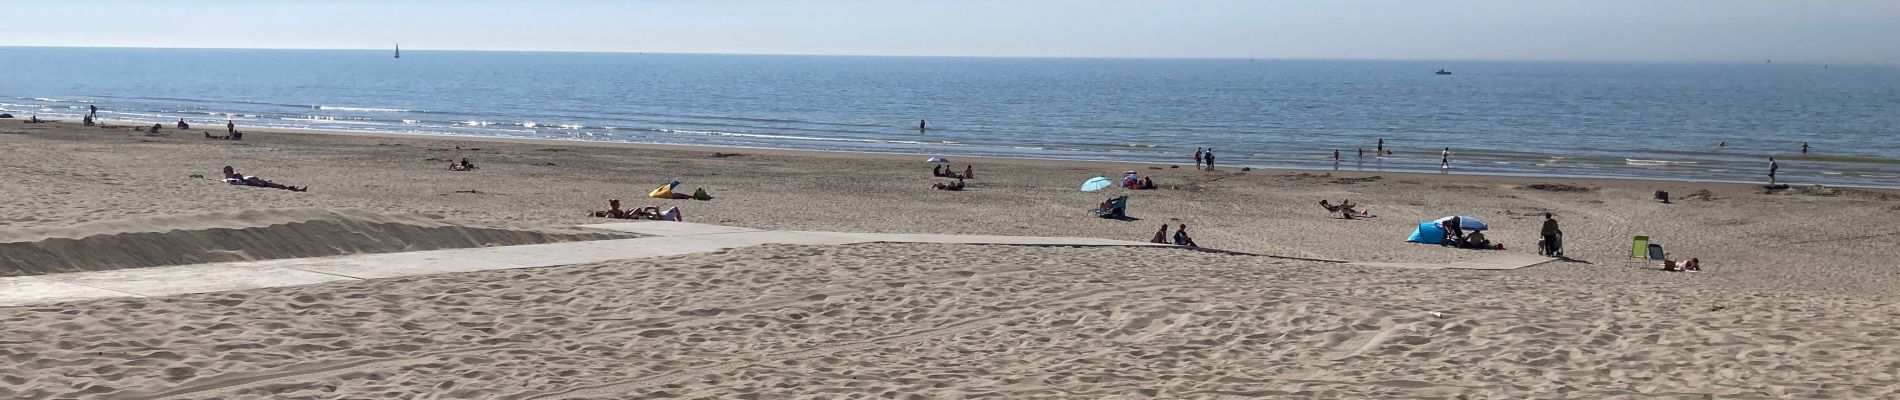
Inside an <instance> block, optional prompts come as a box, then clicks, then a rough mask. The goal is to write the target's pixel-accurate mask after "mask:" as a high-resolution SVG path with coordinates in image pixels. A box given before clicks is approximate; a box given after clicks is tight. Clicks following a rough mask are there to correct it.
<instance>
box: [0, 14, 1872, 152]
mask: <svg viewBox="0 0 1900 400" xmlns="http://www.w3.org/2000/svg"><path fill="white" fill-rule="evenodd" d="M1439 68H1447V69H1450V70H1451V71H1452V72H1454V74H1453V75H1434V74H1433V73H1432V72H1433V71H1436V70H1437V69H1439ZM87 105H97V106H99V107H100V109H101V114H103V116H104V117H105V118H107V119H112V120H135V121H141V122H166V123H169V122H171V121H175V120H177V119H179V118H184V119H186V120H188V121H191V122H193V123H195V124H200V125H203V126H204V127H206V128H215V126H214V125H222V124H223V122H224V121H225V120H226V119H234V120H236V121H237V123H238V124H239V125H241V126H272V127H290V128H322V129H336V130H350V131H369V132H384V133H415V134H443V135H472V136H502V137H519V138H550V139H573V140H597V141H627V142H650V143H675V144H704V145H726V146H753V147H772V148H792V149H814V150H847V151H879V152H897V153H929V154H933V155H934V154H945V155H987V156H1012V157H1035V158H1062V159H1087V160H1129V161H1144V162H1169V163H1179V164H1186V163H1190V162H1192V161H1190V159H1189V157H1188V154H1191V153H1192V152H1193V151H1194V148H1196V147H1202V146H1211V147H1214V148H1215V149H1216V152H1217V154H1218V155H1219V156H1220V157H1219V161H1220V163H1221V164H1222V165H1226V166H1236V167H1238V166H1256V167H1287V168H1304V169H1320V170H1331V169H1333V168H1334V166H1335V165H1334V163H1333V161H1332V151H1333V150H1335V149H1338V150H1340V151H1341V155H1342V156H1343V160H1344V161H1343V162H1341V163H1339V165H1338V168H1340V169H1344V170H1368V171H1371V170H1384V171H1432V172H1436V171H1438V169H1439V168H1438V166H1439V152H1440V150H1441V149H1442V148H1444V147H1451V148H1452V152H1453V153H1454V154H1453V156H1452V162H1451V165H1452V169H1451V171H1452V172H1453V173H1459V174H1506V175H1549V176H1593V177H1631V178H1648V179H1684V180H1726V181H1749V182H1755V181H1761V180H1764V179H1765V173H1766V169H1767V161H1766V158H1767V157H1768V156H1770V155H1774V156H1777V157H1779V158H1780V159H1781V162H1782V171H1781V180H1782V181H1783V182H1790V183H1797V184H1804V183H1823V184H1837V185H1862V186H1885V187H1894V186H1900V67H1893V66H1822V65H1794V64H1767V63H1764V64H1608V63H1547V62H1474V61H1446V62H1420V61H1324V60H1257V61H1249V60H1111V59H979V58H903V57H817V56H746V55H674V54H588V53H509V52H437V51H410V52H404V54H403V58H401V59H394V58H391V57H390V54H389V52H384V51H328V50H208V49H79V48H4V47H0V111H3V112H8V113H13V114H18V115H20V116H22V117H24V116H26V115H33V114H37V115H39V116H41V117H43V118H45V117H58V118H77V116H79V115H80V114H82V113H83V110H84V109H85V108H86V106H87ZM919 119H928V120H929V121H930V128H931V129H930V130H929V131H927V132H919V131H918V129H917V121H918V120H919ZM1379 138H1384V139H1385V140H1386V145H1387V147H1388V148H1390V149H1392V150H1393V151H1394V154H1393V155H1391V156H1388V157H1383V158H1375V157H1373V155H1374V151H1373V147H1374V143H1375V141H1376V140H1378V139H1379ZM1722 141H1726V142H1727V144H1728V146H1727V147H1717V146H1716V144H1717V143H1718V142H1722ZM1802 142H1807V143H1809V144H1811V145H1812V146H1814V151H1813V153H1811V154H1807V155H1802V154H1800V151H1801V143H1802ZM1360 148H1364V149H1365V151H1366V157H1365V158H1364V159H1360V158H1359V157H1358V152H1357V149H1360ZM920 160H921V158H920Z"/></svg>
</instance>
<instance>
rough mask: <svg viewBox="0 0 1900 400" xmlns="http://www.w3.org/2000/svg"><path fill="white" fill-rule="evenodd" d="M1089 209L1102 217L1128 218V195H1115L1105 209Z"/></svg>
mask: <svg viewBox="0 0 1900 400" xmlns="http://www.w3.org/2000/svg"><path fill="white" fill-rule="evenodd" d="M1090 211H1091V212H1094V213H1095V216H1097V217H1102V218H1128V196H1122V197H1116V198H1115V200H1114V201H1112V202H1110V203H1109V208H1108V209H1107V210H1103V209H1099V208H1097V209H1094V210H1090Z"/></svg>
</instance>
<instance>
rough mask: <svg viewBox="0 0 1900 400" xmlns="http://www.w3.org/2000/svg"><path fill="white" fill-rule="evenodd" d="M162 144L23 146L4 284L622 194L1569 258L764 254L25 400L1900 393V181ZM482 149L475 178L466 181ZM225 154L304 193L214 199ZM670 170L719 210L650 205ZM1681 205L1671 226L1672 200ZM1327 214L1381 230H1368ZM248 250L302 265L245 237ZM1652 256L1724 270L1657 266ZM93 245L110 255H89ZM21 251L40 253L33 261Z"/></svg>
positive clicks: (560, 212) (543, 216)
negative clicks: (1889, 184) (1437, 228)
mask: <svg viewBox="0 0 1900 400" xmlns="http://www.w3.org/2000/svg"><path fill="white" fill-rule="evenodd" d="M220 128H221V127H220ZM165 131H166V132H167V133H166V134H164V135H146V134H143V133H140V132H134V131H132V130H130V129H129V127H118V128H111V129H108V128H99V127H82V126H78V125H76V124H68V123H50V124H22V123H20V122H19V121H17V120H0V154H5V157H0V188H5V190H4V191H0V193H3V194H0V196H4V200H5V201H0V248H5V249H8V253H7V254H6V255H0V261H4V262H5V263H6V264H7V265H0V272H6V273H5V275H7V276H12V275H33V274H41V273H56V272H65V271H74V270H96V269H110V268H138V267H141V266H149V265H174V264H179V263H192V262H209V261H219V260H245V259H267V258H287V257H315V256H328V255H336V254H355V253H364V252H395V251H412V250H420V249H433V248H455V247H472V246H492V245H507V244H525V243H545V242H554V241H568V240H589V239H596V238H604V237H613V234H610V233H605V232H592V231H587V230H582V229H577V228H574V226H575V225H580V224H588V223H598V222H603V221H604V220H602V219H598V218H591V217H588V216H587V213H588V212H589V211H593V210H601V209H604V208H605V207H606V202H607V199H612V198H617V199H621V200H622V201H623V202H625V203H627V205H628V206H643V205H656V206H661V207H662V208H665V207H671V206H678V207H680V208H681V209H682V210H683V211H684V212H685V215H686V217H687V219H688V220H689V221H693V222H701V223H708V224H718V225H729V226H739V227H750V228H759V229H778V230H816V231H851V232H887V233H945V234H989V235H1024V236H1075V237H1095V238H1109V239H1121V240H1137V241H1143V240H1146V239H1147V238H1148V237H1149V236H1151V235H1152V234H1153V233H1154V231H1155V229H1156V228H1157V227H1159V226H1160V225H1161V224H1164V223H1165V224H1171V225H1172V224H1186V225H1187V226H1188V228H1189V231H1190V232H1192V233H1193V234H1194V237H1195V240H1196V241H1197V242H1199V244H1200V245H1202V246H1206V247H1210V248H1217V249H1223V250H1230V251H1235V252H1242V253H1252V254H1262V255H1273V256H1279V257H1292V258H1305V259H1314V260H1337V261H1369V262H1426V263H1436V262H1452V261H1461V260H1471V259H1477V258H1481V257H1485V256H1488V255H1492V254H1496V253H1497V252H1493V251H1479V250H1462V249H1453V248H1447V247H1440V246H1429V245H1419V244H1412V243H1405V241H1404V240H1405V239H1406V236H1407V235H1408V234H1409V233H1410V232H1411V231H1412V229H1413V227H1415V226H1416V225H1417V224H1418V223H1419V222H1420V221H1426V220H1431V219H1436V218H1438V217H1442V216H1446V215H1470V216H1475V217H1478V218H1481V219H1483V220H1484V221H1486V222H1488V223H1489V224H1490V226H1491V228H1492V229H1491V231H1489V232H1487V234H1488V235H1489V236H1490V237H1491V238H1492V240H1494V241H1497V242H1501V243H1503V244H1504V245H1505V246H1506V248H1507V250H1501V252H1511V253H1524V254H1529V253H1534V252H1535V249H1534V247H1535V246H1534V241H1535V240H1536V238H1535V236H1536V235H1537V233H1538V232H1537V229H1538V227H1539V223H1540V222H1541V221H1542V219H1543V214H1544V213H1546V212H1548V213H1552V214H1554V215H1555V216H1556V218H1557V219H1558V220H1559V221H1561V222H1562V224H1563V228H1564V230H1565V232H1566V235H1567V240H1566V246H1567V255H1568V256H1569V257H1570V258H1571V260H1566V261H1560V262H1553V263H1548V264H1544V265H1540V266H1536V267H1532V268H1527V269H1522V270H1515V271H1503V272H1484V271H1429V270H1406V269H1386V268H1368V267H1358V266H1349V265H1342V264H1337V263H1330V262H1326V261H1301V260H1293V259H1287V258H1274V257H1260V256H1249V255H1235V254H1213V253H1202V252H1192V251H1184V250H1171V249H1132V248H1128V249H1124V248H1107V249H1103V248H1093V249H1091V248H1046V247H1009V246H954V245H920V244H912V245H900V244H866V245H849V246H784V245H768V246H762V247H754V248H745V249H737V250H730V251H724V252H720V253H715V254H710V255H699V256H681V257H673V258H665V259H654V260H637V261H622V262H608V263H601V264H592V265H576V266H563V267H551V268H539V269H528V270H508V271H486V272H478V273H466V274H449V275H433V276H420V277H408V278H395V279H385V280H374V281H364V282H351V283H335V284H321V285H312V286H300V287H289V288H273V289H263V290H253V291H241V292H225V293H205V294H195V295H184V296H175V297H165V298H149V299H114V300H97V301H85V302H68V303H60V304H49V305H37V306H25V307H0V321H5V323H4V324H0V340H4V341H6V342H7V344H8V345H7V346H4V347H0V357H3V358H5V359H7V360H8V362H9V363H10V364H11V365H9V366H0V397H12V398H72V397H80V398H412V397H442V398H524V399H531V398H603V399H607V398H660V397H694V398H787V397H814V398H833V397H900V398H912V397H915V398H968V397H995V398H1027V397H1068V398H1150V397H1157V398H1219V397H1233V396H1238V397H1285V398H1308V397H1328V398H1544V397H1563V398H1626V397H1627V398H1705V397H1708V396H1713V397H1716V398H1733V397H1741V398H1757V397H1788V398H1820V397H1834V398H1881V397H1893V396H1900V378H1896V376H1895V372H1894V371H1896V370H1900V364H1895V362H1894V361H1893V360H1895V359H1900V357H1897V356H1900V354H1896V352H1897V351H1900V326H1896V325H1894V323H1893V321H1894V320H1895V318H1896V317H1900V307H1896V306H1895V305H1894V302H1893V300H1894V299H1895V295H1894V293H1900V265H1896V264H1895V263H1894V262H1893V261H1892V260H1894V259H1900V228H1896V227H1900V212H1896V211H1900V193H1897V192H1894V191H1885V190H1866V189H1838V188H1812V187H1797V188H1796V189H1793V190H1785V191H1775V192H1768V191H1764V190H1762V189H1761V188H1759V186H1758V185H1747V184H1729V183H1692V182H1675V181H1662V180H1657V181H1638V180H1603V179H1560V178H1520V177H1488V176H1462V175H1429V174H1396V173H1378V172H1345V171H1342V172H1331V171H1276V170H1253V171H1240V170H1238V169H1233V168H1223V169H1222V170H1219V171H1196V170H1194V169H1193V167H1192V165H1191V164H1190V163H1189V162H1191V161H1190V159H1189V158H1188V155H1185V154H1184V155H1183V156H1182V157H1181V160H1182V161H1184V163H1183V164H1181V165H1179V166H1178V168H1176V167H1173V166H1166V165H1149V164H1126V163H1112V162H1071V161H1041V160H1018V159H978V158H961V157H953V161H954V163H953V165H954V166H955V168H957V169H959V170H960V169H962V168H963V166H965V165H973V166H974V169H975V172H976V179H972V180H969V181H968V182H969V189H968V190H966V191H961V192H948V191H938V190H933V189H931V188H930V184H931V183H932V182H933V180H932V179H933V178H931V177H930V176H929V173H928V170H929V169H930V167H931V165H930V164H927V163H925V162H923V157H924V156H920V155H915V154H859V153H823V152H796V151H782V150H763V149H726V148H694V147H679V146H658V145H632V144H605V143H581V142H572V143H570V142H549V141H522V140H499V139H490V140H477V139H467V138H447V137H420V136H369V135H355V134H320V133H308V132H268V131H257V132H248V133H247V134H246V136H245V140H243V141H228V140H207V139H202V138H201V136H200V134H199V131H200V130H190V131H173V130H171V129H166V130H165ZM462 158H467V159H469V160H470V161H471V162H473V163H475V164H476V165H477V166H479V167H480V168H479V169H477V170H475V171H469V172H451V171H448V170H447V169H446V165H447V164H448V162H449V161H450V160H459V159H462ZM225 165H231V166H234V167H236V168H237V169H238V170H239V171H241V172H243V173H245V174H251V175H257V176H261V177H264V178H267V179H271V180H273V181H276V182H279V183H284V184H289V185H296V186H306V185H307V186H309V187H310V190H309V191H308V192H301V193H299V192H291V191H285V190H273V189H263V188H250V187H239V186H231V185H227V184H224V183H223V182H219V181H216V180H211V179H199V178H193V177H192V176H193V175H202V176H208V177H213V178H215V177H217V176H218V170H219V168H221V167H223V166H225ZM1123 170H1136V171H1139V172H1140V173H1142V174H1144V175H1148V176H1151V177H1152V178H1153V179H1154V180H1155V181H1156V183H1158V184H1159V185H1160V186H1161V189H1160V190H1154V191H1139V192H1134V193H1128V194H1129V195H1130V196H1131V199H1130V201H1129V214H1130V216H1132V217H1134V218H1136V219H1137V220H1134V221H1117V220H1108V219H1100V218H1095V217H1093V216H1091V215H1090V214H1089V213H1088V211H1087V209H1089V208H1092V207H1093V206H1094V205H1095V204H1097V203H1099V202H1101V201H1102V200H1103V199H1105V198H1107V197H1111V196H1115V195H1120V194H1123V193H1124V192H1122V191H1120V190H1119V189H1111V190H1108V191H1104V192H1097V193H1083V192H1079V191H1077V190H1076V187H1077V186H1078V185H1079V184H1080V183H1081V182H1082V181H1084V180H1086V179H1088V178H1090V177H1094V176H1109V177H1114V176H1118V175H1119V173H1120V172H1121V171H1123ZM1659 178H1661V177H1659ZM671 180H680V181H682V182H683V184H682V188H683V189H685V190H686V191H688V192H690V191H691V190H692V189H693V188H705V189H706V190H707V191H708V192H710V193H711V194H712V195H713V196H714V197H715V198H714V199H713V200H711V201H696V200H661V199H651V198H647V197H646V196H645V194H646V193H647V191H648V190H650V189H652V188H653V187H655V186H658V185H660V184H663V183H666V182H668V181H671ZM938 181H942V179H938ZM1790 183H1793V184H1797V185H1799V184H1800V183H1799V182H1790ZM1658 190H1664V191H1668V192H1670V193H1671V194H1672V195H1673V197H1674V198H1675V200H1676V201H1675V202H1673V203H1671V204H1663V203H1658V202H1655V201H1652V200H1651V193H1652V192H1655V191H1658ZM1320 199H1330V200H1332V201H1334V202H1337V201H1339V200H1340V199H1351V200H1352V201H1353V202H1354V203H1358V204H1361V205H1362V208H1363V209H1366V210H1369V211H1371V212H1372V213H1374V214H1376V215H1378V217H1377V218H1372V219H1362V220H1344V219H1339V218H1336V217H1334V216H1331V215H1329V214H1328V213H1327V212H1326V211H1325V210H1323V209H1321V208H1320V207H1319V206H1318V205H1317V202H1318V201H1319V200H1320ZM231 232H242V233H237V234H234V233H231ZM233 235H238V236H242V237H250V238H253V239H254V240H256V242H257V243H301V245H298V246H281V247H270V246H263V245H256V244H245V245H241V246H238V247H237V248H227V247H220V245H225V244H229V243H228V242H229V238H231V237H237V236H233ZM1634 235H1647V236H1649V237H1651V238H1652V240H1653V241H1654V242H1656V243H1660V244H1662V245H1664V246H1665V248H1666V249H1667V250H1668V251H1669V252H1670V253H1671V254H1672V256H1671V257H1672V258H1689V257H1695V258H1699V259H1700V260H1701V261H1702V263H1703V265H1704V268H1705V269H1706V271H1704V272H1701V273H1670V272H1662V271H1658V270H1655V269H1654V268H1655V265H1654V264H1651V263H1644V262H1641V261H1638V260H1633V259H1630V258H1629V253H1630V239H1631V236H1634ZM346 237H359V239H358V240H355V241H348V240H344V239H339V238H346ZM74 241H83V242H85V243H86V246H88V247H84V248H86V249H93V251H96V250H97V249H109V250H110V251H108V252H109V253H112V254H116V255H115V256H100V257H98V260H94V261H88V262H83V263H74V262H68V261H63V260H70V259H72V257H70V256H64V255H62V254H71V253H70V252H71V251H73V250H72V249H74V248H75V247H73V245H72V244H71V243H72V242H74ZM313 242H322V243H313ZM181 248H187V249H193V250H191V251H181V250H179V249H181ZM26 250H31V251H39V252H41V253H36V254H42V255H41V256H33V257H26V256H16V255H15V254H24V253H22V251H26ZM61 251H67V252H68V253H61ZM167 254H172V256H166V255H167ZM176 254H191V255H189V256H177V255H176ZM8 257H12V258H8Z"/></svg>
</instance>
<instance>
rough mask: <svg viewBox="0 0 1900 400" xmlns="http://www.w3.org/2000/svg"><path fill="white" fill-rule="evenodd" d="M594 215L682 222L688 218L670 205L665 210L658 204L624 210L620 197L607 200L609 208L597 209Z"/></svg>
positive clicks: (677, 208)
mask: <svg viewBox="0 0 1900 400" xmlns="http://www.w3.org/2000/svg"><path fill="white" fill-rule="evenodd" d="M592 215H593V216H594V217H598V218H612V219H646V220H657V221H674V222H681V221H685V220H686V219H685V217H684V216H683V215H681V212H680V208H679V207H668V208H667V209H666V210H664V211H662V210H660V207H657V206H646V207H640V208H635V209H632V210H622V209H620V199H610V200H607V210H606V211H595V212H594V213H593V214H592Z"/></svg>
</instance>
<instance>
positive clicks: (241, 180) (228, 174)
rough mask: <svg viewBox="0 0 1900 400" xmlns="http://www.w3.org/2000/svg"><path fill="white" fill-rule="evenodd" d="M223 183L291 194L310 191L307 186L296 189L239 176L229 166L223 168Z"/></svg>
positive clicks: (260, 179)
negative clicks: (291, 192) (286, 191)
mask: <svg viewBox="0 0 1900 400" xmlns="http://www.w3.org/2000/svg"><path fill="white" fill-rule="evenodd" d="M224 183H229V184H233V185H245V186H256V187H265V188H271V189H284V190H289V191H293V192H303V191H309V190H310V187H309V186H304V187H296V186H290V185H284V184H280V183H276V182H271V181H269V180H265V179H264V178H259V177H255V176H247V175H244V174H239V173H237V169H235V168H231V166H229V165H226V166H224Z"/></svg>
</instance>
